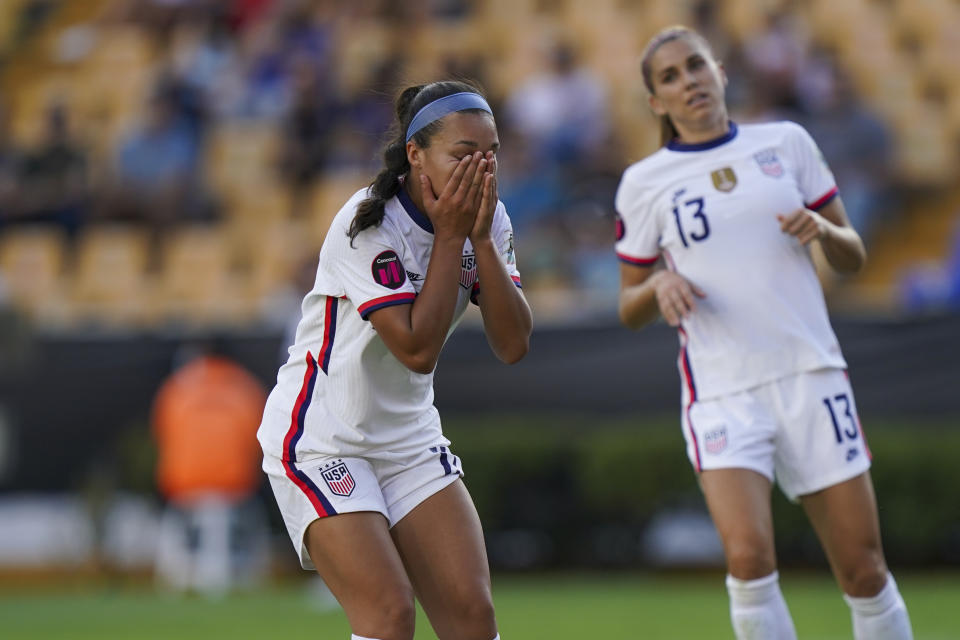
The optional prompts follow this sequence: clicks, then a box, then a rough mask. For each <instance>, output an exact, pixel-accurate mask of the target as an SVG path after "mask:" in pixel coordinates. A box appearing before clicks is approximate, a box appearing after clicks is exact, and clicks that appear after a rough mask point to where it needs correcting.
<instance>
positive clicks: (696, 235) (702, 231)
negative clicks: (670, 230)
mask: <svg viewBox="0 0 960 640" xmlns="http://www.w3.org/2000/svg"><path fill="white" fill-rule="evenodd" d="M680 206H681V205H679V204H674V207H673V219H674V220H676V221H677V233H679V234H680V242H682V243H683V246H684V247H689V246H690V243H689V242H687V235H686V234H685V233H684V231H683V222H681V220H680V214H681V211H680ZM682 206H683V207H684V211H683V213H684V214H686V213H687V212H688V211H693V214H692V215H693V218H694V219H695V220H697V221H699V223H694V226H695V227H698V228H694V229H690V230H689V232H690V239H691V240H693V241H694V242H703V241H704V240H706V239H707V237H708V236H709V235H710V223H709V222H708V221H707V214H706V213H704V211H703V198H692V199H690V200H687V201H685V202H684V203H683V205H682Z"/></svg>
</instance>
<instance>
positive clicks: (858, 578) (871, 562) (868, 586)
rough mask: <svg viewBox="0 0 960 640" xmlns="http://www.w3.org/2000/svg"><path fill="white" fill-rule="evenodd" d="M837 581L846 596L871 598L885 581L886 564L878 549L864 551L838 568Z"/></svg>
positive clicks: (880, 589)
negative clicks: (854, 559) (855, 559)
mask: <svg viewBox="0 0 960 640" xmlns="http://www.w3.org/2000/svg"><path fill="white" fill-rule="evenodd" d="M838 573H839V575H838V576H837V582H839V583H840V587H841V589H843V592H844V593H846V594H847V595H848V596H853V597H854V598H872V597H873V596H875V595H877V594H878V593H880V591H882V590H883V587H884V585H885V584H886V583H887V565H886V563H885V562H884V560H883V555H882V554H881V553H880V552H879V551H871V552H865V553H863V554H861V556H860V557H859V558H857V561H856V562H851V563H848V564H844V565H843V566H842V567H840V568H839V569H838Z"/></svg>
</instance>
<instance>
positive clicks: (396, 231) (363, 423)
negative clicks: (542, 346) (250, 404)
mask: <svg viewBox="0 0 960 640" xmlns="http://www.w3.org/2000/svg"><path fill="white" fill-rule="evenodd" d="M366 197H367V190H366V189H362V190H360V191H358V192H357V193H356V194H354V195H353V197H352V198H350V200H349V201H348V202H347V203H346V204H345V205H344V206H343V208H342V209H341V210H340V211H339V213H337V215H336V217H335V218H334V220H333V222H332V223H331V225H330V230H329V231H328V232H327V236H326V239H325V241H324V243H323V247H322V248H321V250H320V263H319V266H318V269H317V279H316V283H315V285H314V287H313V290H312V291H310V293H308V294H307V296H306V298H304V300H303V306H302V309H303V317H302V319H301V320H300V324H299V325H298V327H297V333H296V340H295V343H294V345H293V346H292V347H290V350H289V353H290V357H289V359H288V361H287V363H286V364H284V365H283V366H282V367H281V368H280V372H279V373H278V375H277V385H276V386H275V387H274V389H273V391H272V392H271V393H270V397H269V399H268V400H267V405H266V408H265V410H264V417H263V423H262V424H261V426H260V431H259V433H258V438H259V440H260V443H261V445H262V446H263V450H264V453H265V454H267V455H272V456H275V457H278V458H281V459H282V460H284V461H285V462H296V461H298V460H301V461H302V460H308V459H311V458H316V457H320V456H344V457H347V456H356V457H361V456H363V455H365V454H379V455H380V456H381V457H384V456H386V457H389V456H390V455H391V454H395V455H402V454H404V453H408V452H410V451H419V450H421V449H425V448H427V447H430V446H437V445H444V446H445V445H447V444H449V441H447V440H446V439H445V438H444V437H443V435H442V433H441V430H440V420H439V418H438V416H437V411H436V409H435V408H434V406H433V374H432V373H429V374H421V373H416V372H414V371H411V370H410V369H408V368H407V367H405V366H404V365H403V364H402V363H401V362H400V361H399V360H397V358H396V357H394V355H393V354H392V353H391V352H390V350H389V349H388V348H387V346H386V345H385V344H384V343H383V340H381V339H380V337H379V335H378V334H377V332H376V330H375V329H374V328H373V326H372V325H371V324H370V322H369V321H368V320H367V317H368V316H369V315H370V314H371V313H372V312H373V311H376V310H377V309H381V308H383V307H386V306H390V305H396V304H409V303H412V302H413V301H414V300H415V299H416V296H417V294H418V293H419V291H420V289H421V287H422V286H423V282H424V278H425V277H426V274H427V265H428V263H429V261H430V253H431V251H432V249H433V226H432V224H431V223H430V220H429V218H427V216H426V215H425V214H423V213H422V212H421V211H419V210H418V209H417V208H416V205H414V204H413V202H412V201H411V200H410V198H409V196H407V195H406V193H405V192H404V191H401V192H400V195H399V196H397V197H394V198H392V199H390V200H389V201H388V202H387V203H386V207H385V215H384V218H383V223H382V224H381V225H380V226H379V227H373V228H368V229H365V230H363V231H362V232H360V234H359V235H358V236H357V237H356V238H355V239H354V240H353V243H352V246H351V241H350V238H349V237H348V236H347V230H348V229H349V227H350V222H351V221H352V220H353V217H354V214H355V212H356V209H357V205H359V204H360V202H361V201H362V200H363V199H364V198H366ZM491 235H492V237H493V239H494V242H495V244H496V246H497V248H498V251H499V253H500V255H501V257H502V259H503V262H504V264H505V265H506V268H507V271H508V273H509V274H510V275H511V277H512V278H513V280H514V282H515V283H516V284H517V286H518V287H519V286H520V274H519V272H518V271H517V268H516V260H515V256H514V253H513V230H512V227H511V224H510V219H509V217H508V216H507V213H506V209H505V208H504V206H503V203H498V204H497V210H496V213H495V214H494V219H493V225H492V231H491ZM479 290H480V283H479V282H478V281H477V267H476V260H475V257H474V251H473V248H472V245H471V244H470V241H469V239H468V240H467V241H466V242H465V244H464V247H463V260H462V271H461V278H460V286H459V298H458V301H457V306H456V311H455V315H454V322H453V326H456V324H457V322H459V320H460V317H461V316H462V314H463V311H464V309H465V308H466V305H467V302H468V301H470V300H471V299H473V300H474V301H476V295H477V293H478V292H479ZM453 326H452V327H451V331H452V330H453Z"/></svg>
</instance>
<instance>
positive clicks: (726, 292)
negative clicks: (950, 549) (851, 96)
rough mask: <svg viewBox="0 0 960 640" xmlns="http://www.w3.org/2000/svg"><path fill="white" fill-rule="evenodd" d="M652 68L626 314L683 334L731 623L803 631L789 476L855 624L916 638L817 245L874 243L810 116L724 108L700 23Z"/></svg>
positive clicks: (841, 259) (691, 443)
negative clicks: (651, 135) (794, 611)
mask: <svg viewBox="0 0 960 640" xmlns="http://www.w3.org/2000/svg"><path fill="white" fill-rule="evenodd" d="M642 72H643V79H644V82H645V84H646V86H647V89H648V90H649V92H650V99H649V101H650V106H651V107H652V109H653V111H654V113H656V114H657V115H658V116H659V117H660V118H661V129H662V144H663V147H662V148H661V149H660V150H658V151H657V152H656V153H654V154H652V155H650V156H649V157H647V158H645V159H644V160H642V161H640V162H638V163H636V164H634V165H632V166H631V167H629V168H628V169H627V170H626V171H625V172H624V174H623V178H622V180H621V183H620V187H619V189H618V192H617V196H616V208H617V213H618V228H617V236H618V239H617V254H618V256H619V258H620V260H621V263H622V264H621V270H620V273H621V287H620V318H621V320H622V322H623V323H624V324H625V325H627V326H628V327H631V328H639V327H641V326H643V325H644V324H646V323H648V322H650V321H652V320H653V319H654V318H655V317H656V316H657V314H658V312H659V313H660V314H662V315H663V317H664V318H665V320H666V321H667V322H668V323H669V324H670V325H672V326H675V327H677V329H678V331H679V338H680V356H679V359H678V367H679V370H680V376H681V379H682V389H683V391H682V396H683V409H682V410H683V413H682V423H683V431H684V437H685V438H686V441H687V454H688V456H689V458H690V461H691V463H692V464H693V466H694V467H695V469H696V471H697V472H698V475H699V481H700V486H701V487H702V490H703V493H704V496H705V497H706V502H707V506H708V508H709V510H710V514H711V516H712V517H713V521H714V523H715V524H716V527H717V530H718V532H719V534H720V537H721V539H722V541H723V546H724V550H725V553H726V560H727V569H728V572H729V573H728V576H727V588H728V590H729V594H730V612H731V619H732V622H733V627H734V630H735V633H736V635H737V637H738V638H740V639H744V640H745V639H748V638H749V639H753V638H756V639H763V640H772V639H776V640H779V639H783V638H796V632H795V631H794V627H793V622H792V620H791V619H790V613H789V612H788V610H787V606H786V603H785V602H784V600H783V596H782V594H781V592H780V587H779V585H778V574H777V570H776V558H775V554H774V537H773V524H772V518H771V508H770V492H771V485H772V482H773V480H774V478H776V480H777V482H778V484H779V485H780V487H781V488H782V490H783V491H784V492H785V493H786V495H787V496H788V497H790V498H791V499H793V500H799V502H800V503H801V504H802V505H803V507H804V509H805V510H806V513H807V515H808V517H809V518H810V521H811V523H812V524H813V527H814V529H815V530H816V533H817V535H818V536H819V538H820V541H821V543H822V544H823V547H824V549H825V551H826V555H827V558H828V559H829V562H830V566H831V568H832V569H833V572H834V575H835V576H836V579H837V581H838V582H839V584H840V587H841V589H842V590H843V592H844V594H845V598H846V601H847V603H848V604H849V605H850V608H851V610H852V615H853V628H854V636H855V637H856V638H857V639H858V640H867V639H870V640H884V639H891V640H892V639H897V640H902V639H904V638H910V637H911V631H910V622H909V619H908V616H907V611H906V608H905V606H904V603H903V600H902V598H901V597H900V594H899V592H898V591H897V585H896V583H895V582H894V580H893V577H892V576H891V575H890V574H889V572H888V571H887V566H886V563H885V561H884V557H883V551H882V549H881V545H880V530H879V525H878V521H877V507H876V500H875V498H874V493H873V486H872V484H871V481H870V475H869V472H868V469H869V467H870V460H869V459H870V451H869V449H868V448H867V445H866V443H865V442H864V437H863V433H862V431H861V429H860V423H859V420H858V418H857V412H856V406H855V404H854V398H853V392H852V391H851V389H850V383H849V381H848V379H847V375H846V363H845V362H844V359H843V356H842V355H841V353H840V347H839V345H838V344H837V339H836V337H835V336H834V333H833V330H832V328H831V326H830V322H829V319H828V317H827V310H826V306H825V304H824V299H823V293H822V291H821V289H820V285H819V282H818V280H817V276H816V273H815V270H814V266H813V263H812V261H811V258H810V251H809V247H810V244H811V243H813V242H814V241H816V242H818V243H819V244H820V247H821V248H822V249H823V252H824V254H825V255H826V258H827V260H828V261H829V263H830V265H831V266H832V267H833V268H834V269H837V270H838V271H856V270H858V269H859V268H860V267H861V266H862V265H863V263H864V260H865V257H866V254H865V251H864V247H863V243H862V242H861V240H860V238H859V237H858V235H857V233H856V232H855V231H854V230H853V228H851V226H850V225H849V223H848V222H847V218H846V214H845V213H844V209H843V204H842V203H841V201H840V198H839V197H837V187H836V185H835V183H834V180H833V176H832V175H831V173H830V170H829V169H828V168H827V166H826V164H825V163H824V161H823V159H822V158H821V156H820V153H819V151H818V150H817V147H816V145H815V143H814V142H813V140H812V139H811V138H810V136H809V135H808V134H807V133H806V131H804V130H803V129H802V128H801V127H799V126H798V125H796V124H793V123H789V122H778V123H773V124H759V125H745V126H739V127H738V126H737V125H736V124H734V123H733V122H731V121H730V120H729V119H728V117H727V108H726V105H725V102H724V87H725V85H726V76H725V75H724V71H723V68H722V67H721V66H720V64H719V63H718V62H717V61H716V60H715V59H714V57H713V54H712V53H711V51H710V47H709V45H708V44H707V43H706V42H705V41H704V39H703V38H702V37H701V36H700V35H699V34H697V33H695V32H693V31H691V30H689V29H686V28H683V27H673V28H669V29H666V30H664V31H662V32H661V33H660V34H658V35H657V36H656V37H654V38H653V40H652V41H651V42H650V43H649V44H648V45H647V48H646V51H645V53H644V56H643V63H642ZM661 257H662V259H663V262H664V263H665V265H666V268H663V269H658V268H656V266H655V263H657V261H658V260H659V259H660V258H661Z"/></svg>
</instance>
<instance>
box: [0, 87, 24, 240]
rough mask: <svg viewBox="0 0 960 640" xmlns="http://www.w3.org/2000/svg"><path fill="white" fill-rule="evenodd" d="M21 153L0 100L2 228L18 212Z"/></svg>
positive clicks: (0, 207)
mask: <svg viewBox="0 0 960 640" xmlns="http://www.w3.org/2000/svg"><path fill="white" fill-rule="evenodd" d="M21 155H22V153H21V151H20V149H18V148H17V146H16V144H15V143H14V141H13V138H12V136H11V135H10V115H9V113H8V111H7V109H6V107H5V106H4V104H3V103H2V102H0V230H2V228H3V227H4V226H5V225H6V223H7V222H9V221H10V220H11V219H13V218H14V217H15V215H16V213H17V208H18V205H17V195H18V193H17V173H18V171H19V168H20V159H21Z"/></svg>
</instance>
